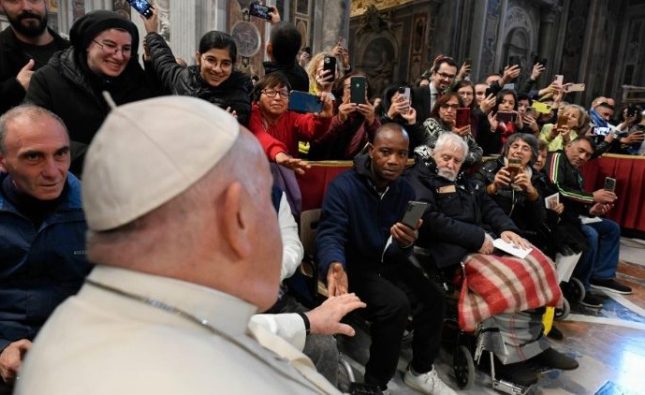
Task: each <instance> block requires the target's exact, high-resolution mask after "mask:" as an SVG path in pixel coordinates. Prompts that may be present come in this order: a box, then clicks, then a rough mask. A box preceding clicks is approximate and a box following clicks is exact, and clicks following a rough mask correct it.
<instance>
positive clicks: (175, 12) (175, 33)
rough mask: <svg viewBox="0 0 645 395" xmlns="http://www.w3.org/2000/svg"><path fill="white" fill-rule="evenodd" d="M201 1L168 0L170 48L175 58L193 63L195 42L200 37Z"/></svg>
mask: <svg viewBox="0 0 645 395" xmlns="http://www.w3.org/2000/svg"><path fill="white" fill-rule="evenodd" d="M203 5H204V4H203V1H197V0H170V48H172V51H173V53H174V54H175V56H178V57H180V58H183V59H184V60H185V61H186V62H188V64H192V63H193V58H194V56H193V55H194V53H195V49H196V48H197V42H198V41H199V39H200V37H201V33H202V32H203V30H202V26H201V25H202V20H201V18H199V19H198V18H197V16H198V15H202V6H203Z"/></svg>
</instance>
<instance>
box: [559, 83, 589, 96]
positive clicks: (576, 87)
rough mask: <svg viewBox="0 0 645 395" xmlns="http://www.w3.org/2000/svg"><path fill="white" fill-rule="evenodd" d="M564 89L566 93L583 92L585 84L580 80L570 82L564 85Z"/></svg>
mask: <svg viewBox="0 0 645 395" xmlns="http://www.w3.org/2000/svg"><path fill="white" fill-rule="evenodd" d="M564 91H565V92H566V93H569V92H584V91H585V84H584V83H582V82H580V83H577V84H571V85H569V86H565V88H564Z"/></svg>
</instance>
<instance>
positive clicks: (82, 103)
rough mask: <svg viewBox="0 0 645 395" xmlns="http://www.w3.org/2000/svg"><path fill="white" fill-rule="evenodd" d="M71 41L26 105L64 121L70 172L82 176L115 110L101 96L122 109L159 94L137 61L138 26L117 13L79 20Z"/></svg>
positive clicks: (37, 77) (40, 75) (37, 78)
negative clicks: (86, 159) (87, 155)
mask: <svg viewBox="0 0 645 395" xmlns="http://www.w3.org/2000/svg"><path fill="white" fill-rule="evenodd" d="M70 41H71V44H72V46H71V47H70V48H68V49H66V50H64V51H62V52H59V53H57V54H56V55H55V56H54V57H52V59H51V60H50V62H49V64H47V65H46V66H44V67H43V68H41V69H40V70H38V71H37V72H36V73H35V74H34V75H33V77H32V79H31V84H30V85H29V90H28V91H27V96H26V97H25V101H27V102H32V103H34V104H36V105H39V106H41V107H44V108H46V109H48V110H50V111H52V112H53V113H55V114H56V115H58V116H59V117H61V118H62V119H63V121H64V122H65V125H66V126H67V129H68V130H69V137H70V140H71V150H72V151H71V153H72V166H71V168H70V170H71V171H72V173H74V174H76V175H77V176H80V175H81V173H82V170H83V159H84V157H85V152H86V151H87V147H88V145H89V144H90V142H91V141H92V139H93V137H94V135H95V134H96V132H97V131H98V129H99V127H100V126H101V124H102V123H103V120H104V119H105V117H106V116H107V114H108V112H109V110H110V107H109V105H108V103H107V102H106V99H105V98H104V97H103V95H102V92H104V91H106V92H108V93H109V94H110V96H111V97H112V100H114V102H115V103H116V104H117V105H121V104H125V103H129V102H133V101H137V100H142V99H146V98H149V97H152V96H154V95H156V94H157V92H158V89H159V88H158V86H156V85H155V83H154V80H153V79H152V78H151V77H150V76H149V75H147V74H146V73H145V72H144V71H143V69H142V68H141V66H140V65H139V62H138V61H137V47H138V43H139V34H138V33H137V28H136V26H135V25H134V24H133V23H132V22H130V21H129V20H127V19H125V18H124V17H122V16H121V15H119V14H117V13H116V12H112V11H103V10H101V11H94V12H90V13H88V14H86V15H85V16H83V17H82V18H80V19H78V20H77V21H76V22H75V23H74V25H73V26H72V29H71V31H70ZM126 132H127V131H124V133H126Z"/></svg>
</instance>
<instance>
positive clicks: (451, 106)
mask: <svg viewBox="0 0 645 395" xmlns="http://www.w3.org/2000/svg"><path fill="white" fill-rule="evenodd" d="M439 108H442V109H444V110H455V111H456V110H457V109H458V108H459V104H448V103H444V104H442V105H441V106H440V107H439Z"/></svg>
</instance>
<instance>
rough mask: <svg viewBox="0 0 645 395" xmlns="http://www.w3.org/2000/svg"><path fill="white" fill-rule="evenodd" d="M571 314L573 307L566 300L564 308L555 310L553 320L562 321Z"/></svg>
mask: <svg viewBox="0 0 645 395" xmlns="http://www.w3.org/2000/svg"><path fill="white" fill-rule="evenodd" d="M569 313H571V305H570V304H569V301H568V300H567V299H566V298H564V303H563V304H562V308H561V309H558V308H556V309H555V314H554V316H553V318H554V319H555V320H556V321H562V320H564V319H566V318H567V317H568V316H569Z"/></svg>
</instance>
